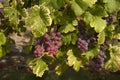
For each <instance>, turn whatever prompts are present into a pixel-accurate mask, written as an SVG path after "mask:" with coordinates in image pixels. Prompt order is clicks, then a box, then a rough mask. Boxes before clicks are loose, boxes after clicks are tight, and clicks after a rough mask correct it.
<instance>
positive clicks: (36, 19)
mask: <svg viewBox="0 0 120 80" xmlns="http://www.w3.org/2000/svg"><path fill="white" fill-rule="evenodd" d="M26 23H27V26H30V27H31V28H32V32H33V34H34V35H35V37H40V36H41V35H43V34H44V33H45V32H47V26H50V25H51V24H52V18H51V16H50V11H49V9H48V8H47V7H45V6H37V5H35V6H33V7H32V8H31V11H30V15H29V17H28V19H27V21H26Z"/></svg>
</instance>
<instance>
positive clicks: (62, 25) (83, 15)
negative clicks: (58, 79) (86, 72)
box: [0, 0, 120, 77]
mask: <svg viewBox="0 0 120 80" xmlns="http://www.w3.org/2000/svg"><path fill="white" fill-rule="evenodd" d="M109 15H111V16H112V18H113V19H110V20H109ZM28 27H29V28H30V32H31V33H32V36H31V34H30V36H31V39H32V42H31V41H30V46H29V47H28V48H30V49H28V50H31V45H33V46H32V47H33V50H34V46H35V45H36V44H40V43H36V44H35V43H34V41H37V40H38V41H39V40H41V39H42V37H43V36H44V35H45V34H46V33H50V32H60V33H61V34H62V46H61V47H60V48H59V49H58V48H57V49H58V52H57V54H55V55H50V54H47V55H48V56H49V57H47V58H48V59H46V58H45V55H43V56H39V57H38V58H36V57H33V58H34V59H33V60H31V61H30V62H29V64H28V65H29V66H30V67H31V68H32V70H33V74H36V76H39V77H42V76H43V74H44V72H45V71H46V72H47V71H48V72H49V71H55V72H56V73H57V74H58V75H60V74H62V73H63V72H64V71H65V70H66V69H67V68H68V67H73V69H74V70H75V71H79V70H80V68H81V67H82V68H86V65H91V61H92V59H93V58H95V57H97V56H98V53H99V52H100V50H103V52H104V55H106V60H105V64H104V66H103V68H104V69H106V70H109V71H113V72H116V71H118V70H120V63H119V62H120V61H119V60H120V58H119V55H120V1H119V0H6V1H4V0H3V1H2V2H1V3H0V57H2V56H5V54H6V53H8V52H9V51H8V47H9V46H8V45H10V41H9V40H11V39H10V37H9V34H11V33H14V32H16V33H18V34H19V33H21V32H25V31H26V29H27V28H28ZM81 29H82V30H81ZM79 34H80V35H79ZM81 35H82V36H81ZM79 36H80V37H81V38H82V40H85V41H86V42H87V43H88V49H87V50H86V51H84V52H82V51H80V50H79V49H78V48H77V46H76V42H77V40H78V37H79ZM33 38H34V39H33ZM7 39H8V40H7ZM51 39H52V38H51ZM48 42H49V41H48ZM53 43H55V41H53ZM46 46H48V45H45V47H46ZM83 46H84V45H83ZM101 47H103V49H101ZM48 48H49V47H48ZM6 50H7V51H6ZM27 52H29V51H27ZM32 53H33V52H32ZM28 55H29V54H28ZM50 56H51V57H52V58H51V57H50ZM49 58H50V60H51V61H49ZM53 65H54V66H53ZM113 65H114V66H113ZM51 66H52V67H53V69H51Z"/></svg>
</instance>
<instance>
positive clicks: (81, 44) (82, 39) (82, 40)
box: [76, 26, 88, 52]
mask: <svg viewBox="0 0 120 80" xmlns="http://www.w3.org/2000/svg"><path fill="white" fill-rule="evenodd" d="M78 29H79V31H80V33H79V35H78V40H77V42H76V45H77V47H78V49H79V50H80V51H81V52H86V51H87V50H88V42H87V39H88V35H87V34H86V32H85V28H84V27H83V26H78Z"/></svg>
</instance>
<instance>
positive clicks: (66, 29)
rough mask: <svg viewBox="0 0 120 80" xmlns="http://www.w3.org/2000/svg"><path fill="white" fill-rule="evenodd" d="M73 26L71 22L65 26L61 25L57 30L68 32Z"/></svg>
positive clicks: (72, 29) (71, 30)
mask: <svg viewBox="0 0 120 80" xmlns="http://www.w3.org/2000/svg"><path fill="white" fill-rule="evenodd" d="M74 30H76V29H75V27H74V26H73V25H72V24H67V25H66V26H61V27H60V29H59V31H60V32H62V33H68V32H73V31H74Z"/></svg>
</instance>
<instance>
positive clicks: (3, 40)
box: [0, 32, 6, 46]
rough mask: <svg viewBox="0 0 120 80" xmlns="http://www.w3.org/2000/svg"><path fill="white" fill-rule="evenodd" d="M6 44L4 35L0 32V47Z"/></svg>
mask: <svg viewBox="0 0 120 80" xmlns="http://www.w3.org/2000/svg"><path fill="white" fill-rule="evenodd" d="M5 42H6V37H5V35H4V33H2V32H0V46H1V45H3V44H5Z"/></svg>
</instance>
